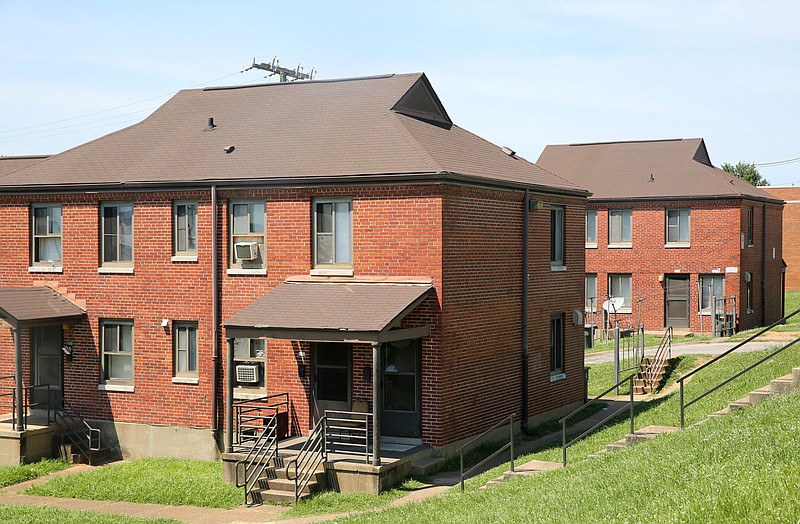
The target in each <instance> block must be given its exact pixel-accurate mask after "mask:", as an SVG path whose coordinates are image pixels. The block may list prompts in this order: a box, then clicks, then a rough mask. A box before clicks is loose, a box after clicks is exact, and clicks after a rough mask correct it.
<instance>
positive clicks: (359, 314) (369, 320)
mask: <svg viewBox="0 0 800 524" xmlns="http://www.w3.org/2000/svg"><path fill="white" fill-rule="evenodd" d="M432 289H433V286H432V285H431V283H430V281H427V282H426V281H420V280H417V281H409V282H402V283H399V282H392V283H387V282H385V281H381V282H363V281H362V282H356V283H354V282H352V281H351V282H347V283H344V282H315V281H286V282H283V283H281V284H279V285H278V286H276V287H275V288H273V289H272V290H270V291H268V292H267V293H266V294H265V295H263V296H262V297H261V298H258V299H256V300H255V301H254V302H253V303H251V304H250V305H248V306H247V307H245V308H244V309H242V310H241V311H239V312H238V313H236V314H234V315H233V316H232V317H230V318H229V319H228V321H227V322H225V331H226V336H227V337H228V338H257V337H267V338H275V339H286V340H306V341H332V342H389V341H392V340H399V339H405V338H420V337H423V336H426V335H428V334H430V326H428V325H425V326H420V327H415V328H404V329H401V328H399V324H400V321H401V320H402V319H403V318H404V317H405V316H406V315H407V314H408V313H410V312H411V311H412V310H413V309H414V308H415V307H417V306H418V305H419V304H421V303H422V302H423V301H424V300H425V298H426V297H427V296H428V293H429V292H430V291H431V290H432Z"/></svg>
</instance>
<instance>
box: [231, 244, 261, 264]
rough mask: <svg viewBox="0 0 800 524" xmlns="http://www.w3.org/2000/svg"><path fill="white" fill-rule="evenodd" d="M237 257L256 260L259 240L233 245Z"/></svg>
mask: <svg viewBox="0 0 800 524" xmlns="http://www.w3.org/2000/svg"><path fill="white" fill-rule="evenodd" d="M233 249H234V250H235V251H236V258H237V259H239V260H255V259H257V258H258V242H237V243H235V244H234V245H233Z"/></svg>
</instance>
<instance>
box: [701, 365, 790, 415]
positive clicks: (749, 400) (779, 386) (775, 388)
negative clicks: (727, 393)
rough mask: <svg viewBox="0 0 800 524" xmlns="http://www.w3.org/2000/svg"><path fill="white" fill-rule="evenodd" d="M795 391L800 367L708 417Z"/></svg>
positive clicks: (731, 411) (725, 413)
mask: <svg viewBox="0 0 800 524" xmlns="http://www.w3.org/2000/svg"><path fill="white" fill-rule="evenodd" d="M796 389H800V367H796V368H794V369H792V372H791V373H790V374H789V375H784V376H782V377H778V378H776V379H773V380H771V381H770V383H769V386H764V387H763V388H758V389H756V390H754V391H751V392H750V393H749V394H748V395H747V396H746V397H742V398H740V399H739V400H735V401H733V402H731V403H730V404H728V407H726V408H723V409H721V410H719V411H716V412H714V413H711V414H710V415H709V417H722V416H725V415H727V414H729V413H733V412H734V411H738V410H740V409H744V408H746V407H749V406H754V405H756V404H758V403H759V402H763V401H764V400H767V399H768V398H770V397H772V396H774V395H785V394H787V393H791V392H792V391H794V390H796Z"/></svg>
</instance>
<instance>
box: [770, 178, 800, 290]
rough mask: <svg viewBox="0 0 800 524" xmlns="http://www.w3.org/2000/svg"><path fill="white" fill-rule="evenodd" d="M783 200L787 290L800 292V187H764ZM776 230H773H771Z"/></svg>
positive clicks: (783, 243)
mask: <svg viewBox="0 0 800 524" xmlns="http://www.w3.org/2000/svg"><path fill="white" fill-rule="evenodd" d="M761 189H763V190H764V191H766V192H767V193H769V194H771V195H773V196H775V197H777V198H780V199H783V200H784V201H785V202H786V203H785V204H784V206H783V242H782V245H783V260H784V261H785V262H786V290H787V291H797V290H800V187H769V186H767V187H762V188H761ZM772 229H774V228H771V230H772Z"/></svg>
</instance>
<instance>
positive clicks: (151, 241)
mask: <svg viewBox="0 0 800 524" xmlns="http://www.w3.org/2000/svg"><path fill="white" fill-rule="evenodd" d="M12 162H14V163H17V165H16V166H14V167H11V168H4V174H3V175H2V176H1V177H0V252H2V257H0V274H2V288H0V317H2V318H3V320H4V321H5V322H6V323H7V324H6V328H7V329H3V330H2V331H0V355H2V358H0V368H2V369H0V375H2V376H6V377H7V376H15V375H16V380H17V382H16V384H21V387H20V388H18V389H16V390H14V391H15V392H16V393H15V398H18V399H19V403H18V405H17V406H16V407H15V409H16V410H18V411H19V412H20V413H21V412H22V410H24V409H27V407H29V405H28V404H25V403H28V402H29V400H27V397H26V395H25V394H24V393H23V391H27V390H26V389H25V388H27V387H28V386H31V385H36V384H51V385H52V386H53V387H54V388H56V389H59V390H60V391H62V392H63V396H64V398H65V399H66V400H67V401H68V402H69V403H70V404H71V405H73V406H74V407H75V409H76V410H77V411H79V412H80V414H81V415H83V416H84V417H86V418H87V419H88V420H90V422H92V424H95V425H97V426H98V427H100V428H101V430H102V432H103V440H104V442H105V443H106V444H107V445H111V446H114V447H116V448H117V449H118V450H119V453H120V454H121V455H123V456H125V457H134V456H143V455H155V456H178V457H193V458H208V459H212V458H215V457H218V456H219V452H220V450H221V449H223V447H224V436H225V429H226V427H225V421H226V419H228V420H230V419H229V416H230V410H231V409H232V408H231V400H230V399H228V398H227V397H228V393H229V392H232V394H233V399H234V400H241V399H248V398H253V397H260V396H264V395H273V394H281V393H287V394H288V397H289V400H290V402H291V406H292V409H291V414H292V419H293V420H292V422H291V424H292V426H293V427H294V428H295V431H296V432H299V433H305V432H306V431H308V428H309V427H310V425H311V424H312V421H313V419H314V417H315V412H317V413H318V412H320V411H324V409H326V408H328V409H334V408H335V409H345V410H348V409H351V407H352V406H353V405H354V404H355V403H356V402H362V403H366V405H367V406H368V410H369V411H370V412H372V413H373V414H374V415H375V417H376V420H378V417H379V420H380V427H381V434H382V436H383V437H384V439H385V440H391V439H395V440H397V441H402V442H406V443H412V444H425V445H429V446H433V447H435V448H444V449H445V451H446V450H447V447H448V446H451V445H453V444H454V443H457V442H460V441H463V440H464V439H466V438H467V437H470V436H473V435H476V434H478V433H480V432H481V431H483V430H485V429H487V428H488V427H490V426H492V425H493V424H494V423H496V422H498V421H499V420H501V419H502V418H503V417H506V416H508V415H509V414H511V413H516V415H517V419H518V420H519V419H521V420H522V421H523V423H527V422H530V423H531V424H534V423H536V422H537V421H540V420H544V419H546V418H551V417H553V416H556V415H557V414H558V413H563V412H564V410H565V409H569V408H571V407H574V406H575V405H577V404H579V403H580V402H582V399H583V388H584V384H583V380H584V379H583V338H582V330H583V327H582V326H581V325H580V324H581V323H582V322H578V321H577V320H578V319H579V315H578V316H575V314H574V312H575V311H576V310H581V309H582V304H583V280H584V273H585V271H584V241H583V237H584V231H583V227H584V217H585V210H586V197H587V195H588V192H587V191H585V190H584V189H581V188H580V187H579V186H577V185H575V184H574V183H572V182H569V181H567V180H565V179H563V178H560V177H558V176H556V175H553V174H552V173H550V172H548V171H545V170H543V169H540V168H538V167H537V166H536V165H534V164H532V163H530V162H528V161H526V160H524V159H523V158H520V157H519V156H517V155H515V154H514V152H513V151H511V150H509V149H507V148H500V147H498V146H495V145H493V144H491V143H489V142H487V141H485V140H483V139H481V138H479V137H478V136H476V135H473V134H471V133H469V132H467V131H465V130H463V129H461V128H459V127H458V126H456V125H454V124H453V123H452V121H451V120H450V118H449V116H448V115H447V113H446V111H445V110H444V107H443V106H442V104H441V102H440V101H439V99H438V97H437V96H436V94H435V92H434V91H433V89H432V87H431V85H430V83H429V82H428V80H427V78H426V77H425V75H423V74H405V75H388V76H380V77H369V78H361V79H345V80H340V81H314V82H296V83H287V84H268V85H256V86H242V87H229V88H207V89H201V90H186V91H181V92H179V93H178V94H177V95H175V96H174V97H173V98H172V99H170V100H169V101H168V102H167V103H165V104H164V105H163V106H162V107H160V108H159V109H158V110H156V111H155V112H154V113H153V114H152V115H151V116H149V117H148V118H146V119H145V120H144V121H142V122H140V123H138V124H136V125H133V126H131V127H129V128H126V129H123V130H121V131H118V132H115V133H112V134H109V135H107V136H105V137H102V138H100V139H97V140H94V141H92V142H89V143H86V144H83V145H81V146H79V147H76V148H74V149H71V150H68V151H66V152H64V153H61V154H58V155H54V156H51V157H49V158H36V159H28V160H27V161H26V160H24V159H9V158H5V159H2V160H0V165H8V164H10V163H12ZM23 164H25V165H23ZM526 235H527V236H526ZM524 247H527V253H526V252H525V249H524ZM525 261H527V268H525V267H524V263H525ZM528 275H529V278H528V279H526V277H527V276H528ZM526 280H527V287H526ZM524 293H527V296H523V295H524ZM523 308H524V309H523ZM8 328H10V329H8ZM64 353H69V355H64ZM229 362H232V364H233V365H232V366H231V365H229ZM17 363H18V364H19V365H18V367H15V366H16V365H17ZM234 368H236V369H234ZM229 377H232V378H233V379H234V381H230V380H229ZM373 378H377V379H378V380H377V381H376V380H373ZM5 380H6V382H5V384H6V385H8V384H13V381H9V379H5ZM229 386H230V387H229ZM23 397H24V398H23ZM4 398H5V399H6V400H8V399H9V397H8V396H6V397H4ZM23 404H24V405H23ZM376 406H377V407H378V409H376ZM5 410H6V411H8V410H10V406H6V407H5ZM228 427H230V424H229V425H228ZM17 429H22V428H17ZM377 444H379V443H377ZM22 454H23V455H25V453H24V451H23V452H22ZM30 454H32V452H31V453H29V455H30ZM27 458H28V459H30V458H33V457H31V456H28V457H27ZM4 460H6V461H8V460H7V459H4Z"/></svg>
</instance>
